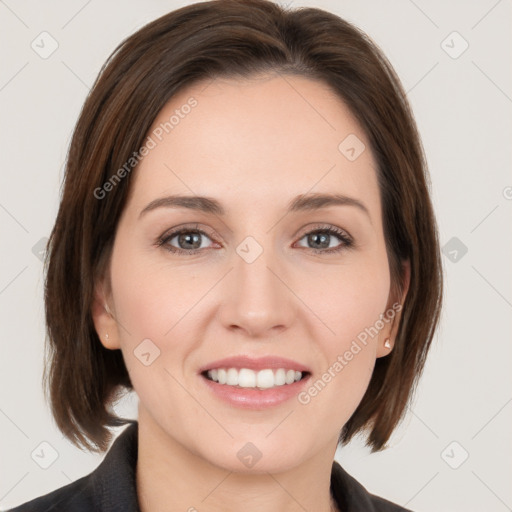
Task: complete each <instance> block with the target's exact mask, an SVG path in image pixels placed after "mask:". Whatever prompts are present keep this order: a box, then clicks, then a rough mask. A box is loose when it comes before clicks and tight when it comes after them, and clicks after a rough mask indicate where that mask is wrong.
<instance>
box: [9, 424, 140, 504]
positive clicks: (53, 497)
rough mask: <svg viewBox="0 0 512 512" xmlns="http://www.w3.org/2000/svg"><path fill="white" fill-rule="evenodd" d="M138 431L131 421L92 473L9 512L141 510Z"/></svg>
mask: <svg viewBox="0 0 512 512" xmlns="http://www.w3.org/2000/svg"><path fill="white" fill-rule="evenodd" d="M137 432H138V424H137V422H132V424H131V425H130V426H129V427H128V428H126V429H125V430H124V431H123V432H122V433H121V434H120V435H119V436H118V437H117V438H116V439H115V441H114V444H113V445H112V446H111V447H110V449H109V451H108V452H107V454H106V456H105V458H104V459H103V461H102V462H101V463H100V465H99V466H98V467H97V468H96V469H95V470H94V471H93V472H92V473H89V474H88V475H86V476H84V477H82V478H80V479H78V480H76V481H75V482H72V483H70V484H68V485H65V486H64V487H61V488H59V489H57V490H55V491H53V492H50V493H48V494H45V495H44V496H40V497H39V498H35V499H33V500H31V501H27V502H26V503H23V504H21V505H19V506H18V507H16V508H13V509H10V510H9V511H8V512H61V511H65V512H90V511H91V510H94V511H96V512H138V511H139V507H138V501H137V492H136V484H135V468H136V463H137V448H138V447H137Z"/></svg>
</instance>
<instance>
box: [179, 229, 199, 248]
mask: <svg viewBox="0 0 512 512" xmlns="http://www.w3.org/2000/svg"><path fill="white" fill-rule="evenodd" d="M200 237H201V235H200V234H199V233H194V234H190V233H185V234H181V235H180V237H179V243H180V244H181V243H187V244H191V245H193V246H194V247H187V249H190V248H192V249H198V248H199V247H201V240H200Z"/></svg>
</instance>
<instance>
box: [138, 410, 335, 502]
mask: <svg viewBox="0 0 512 512" xmlns="http://www.w3.org/2000/svg"><path fill="white" fill-rule="evenodd" d="M334 449H335V447H334ZM333 453H334V452H333V450H326V451H325V453H321V454H319V455H317V456H315V457H314V458H312V459H309V460H307V461H303V462H301V464H300V465H298V466H297V467H295V468H292V469H290V470H288V471H284V472H279V473H269V472H263V473H259V474H255V473H236V472H232V471H229V470H227V469H223V468H221V467H219V466H215V465H214V464H212V463H210V462H209V461H207V460H205V459H204V458H202V457H200V456H198V455H197V454H194V453H192V452H190V451H189V450H188V449H187V448H186V447H184V446H183V445H182V444H180V443H179V442H177V441H176V440H175V439H172V438H170V437H169V436H168V434H167V433H165V432H164V431H163V430H162V429H161V428H160V427H159V426H158V425H156V424H155V423H154V422H153V421H152V420H151V419H149V415H144V417H140V415H139V434H138V458H137V469H136V482H137V495H138V499H139V506H140V509H141V512H164V511H169V510H183V511H187V512H200V511H202V510H208V511H209V512H221V511H222V512H230V511H239V510H244V512H256V511H261V510H265V511H266V512H304V510H315V511H318V512H332V511H337V510H338V509H337V508H336V506H335V503H334V501H333V499H332V497H331V493H330V478H331V470H332V462H333Z"/></svg>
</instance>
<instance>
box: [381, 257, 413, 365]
mask: <svg viewBox="0 0 512 512" xmlns="http://www.w3.org/2000/svg"><path fill="white" fill-rule="evenodd" d="M402 275H403V288H402V291H401V294H399V293H397V292H396V291H395V292H394V293H393V286H392V290H391V291H390V295H389V300H388V305H387V307H386V311H385V312H384V313H383V316H384V320H383V322H384V328H383V329H381V330H380V332H379V337H378V340H377V357H384V356H387V355H389V354H390V353H391V351H392V350H393V347H394V344H395V340H396V335H397V334H398V326H399V325H400V315H401V311H402V309H403V305H404V302H405V297H406V296H407V292H408V291H409V284H410V282H411V262H410V261H409V260H403V261H402ZM386 318H388V319H389V318H392V319H391V320H390V321H388V322H386V321H385V319H386ZM386 340H388V341H387V344H388V345H389V346H386Z"/></svg>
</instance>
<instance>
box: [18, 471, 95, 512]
mask: <svg viewBox="0 0 512 512" xmlns="http://www.w3.org/2000/svg"><path fill="white" fill-rule="evenodd" d="M93 505H94V502H93V489H92V486H91V476H90V475H87V476H84V477H82V478H80V479H79V480H76V481H75V482H73V483H71V484H68V485H65V486H64V487H61V488H59V489H57V490H55V491H53V492H50V493H48V494H45V495H44V496H40V497H39V498H35V499H33V500H30V501H27V502H26V503H23V504H22V505H19V506H18V507H16V508H13V509H10V510H9V511H8V512H57V511H60V510H69V511H73V512H82V511H83V512H86V511H90V510H92V507H93Z"/></svg>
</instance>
